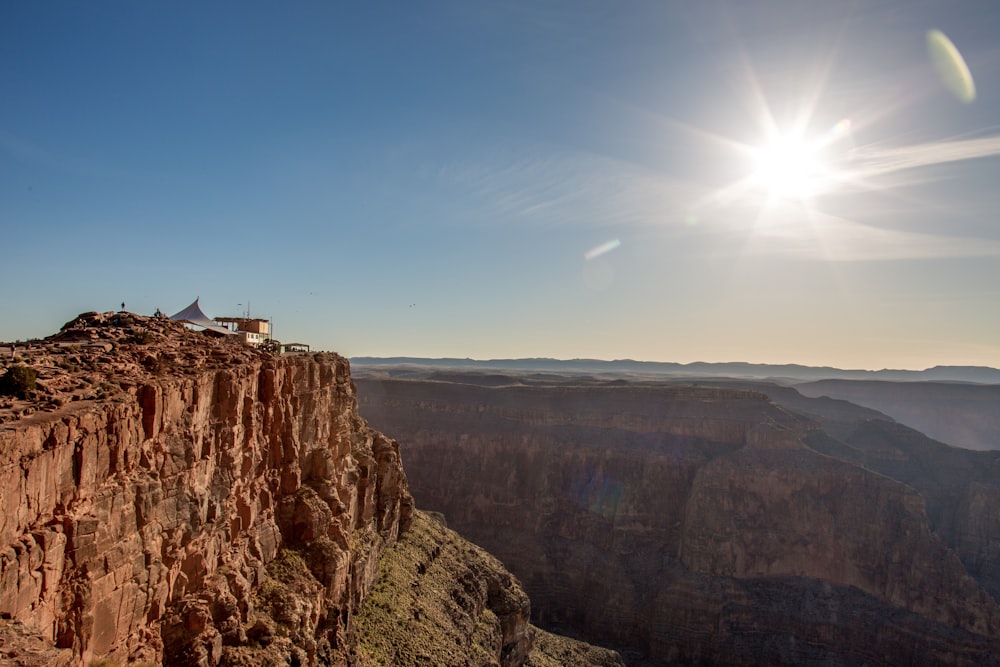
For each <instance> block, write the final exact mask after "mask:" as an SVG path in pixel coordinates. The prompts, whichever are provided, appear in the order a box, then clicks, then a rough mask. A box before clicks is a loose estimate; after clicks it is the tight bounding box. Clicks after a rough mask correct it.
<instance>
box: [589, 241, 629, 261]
mask: <svg viewBox="0 0 1000 667" xmlns="http://www.w3.org/2000/svg"><path fill="white" fill-rule="evenodd" d="M621 244H622V242H621V241H619V240H618V239H611V240H610V241H606V242H605V243H602V244H601V245H599V246H594V247H593V248H591V249H590V250H588V251H587V252H586V253H585V254H584V255H583V258H584V259H586V260H588V261H589V260H591V259H595V258H597V257H600V256H601V255H606V254H608V253H609V252H611V251H612V250H614V249H615V248H617V247H618V246H620V245H621Z"/></svg>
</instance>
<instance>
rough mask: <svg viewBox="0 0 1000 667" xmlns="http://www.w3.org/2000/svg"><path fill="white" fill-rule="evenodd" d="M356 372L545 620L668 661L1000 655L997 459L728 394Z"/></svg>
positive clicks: (850, 661) (424, 480)
mask: <svg viewBox="0 0 1000 667" xmlns="http://www.w3.org/2000/svg"><path fill="white" fill-rule="evenodd" d="M357 382H358V387H359V396H360V401H361V406H360V407H361V412H362V414H363V415H364V416H365V417H366V418H367V419H369V420H370V421H371V422H372V424H373V425H375V426H376V427H378V428H380V429H381V430H383V431H385V432H386V433H388V434H390V435H392V436H393V437H396V438H399V439H400V440H401V441H402V442H404V443H405V444H404V446H403V448H402V456H403V458H404V460H405V461H406V466H407V472H408V475H409V479H410V483H411V488H412V490H413V493H414V496H415V497H416V499H417V501H418V503H419V504H420V505H421V506H422V507H425V508H427V509H431V510H435V511H440V512H442V513H444V515H445V516H446V517H447V519H448V522H449V524H450V525H452V526H453V527H455V528H456V529H457V530H459V531H460V532H461V533H462V534H463V535H464V536H466V537H468V538H469V539H471V540H472V541H474V542H476V543H477V544H480V545H482V546H483V547H485V548H487V549H488V550H489V551H491V552H492V553H493V554H495V555H496V556H497V557H499V558H500V559H501V560H502V561H503V562H504V563H505V565H507V566H508V567H509V568H510V569H511V571H512V572H513V573H514V574H516V575H517V576H518V577H519V578H520V579H521V581H522V582H523V583H524V586H525V589H526V590H527V592H528V594H529V595H530V596H531V599H532V601H533V605H534V610H535V615H536V618H538V619H539V621H540V622H541V624H542V625H543V626H545V625H547V624H548V625H553V626H564V625H568V626H570V627H572V628H574V629H575V630H576V631H578V632H580V633H583V634H584V636H586V637H587V638H588V640H591V641H593V640H595V639H597V640H601V641H606V642H615V643H619V644H624V645H628V646H631V647H634V648H635V649H637V650H638V651H641V652H642V653H644V654H645V655H646V656H649V657H652V658H654V659H657V660H659V661H662V662H663V663H666V662H675V661H676V662H682V663H701V664H761V663H768V664H802V663H805V662H815V661H818V662H822V663H823V664H833V665H855V664H858V665H860V664H866V663H867V664H904V663H905V664H956V665H974V664H998V663H1000V658H998V657H997V656H998V655H1000V606H998V604H997V600H996V598H995V597H994V596H995V595H996V591H995V586H994V582H995V580H996V577H997V573H998V571H1000V568H998V563H997V561H996V553H997V549H998V545H997V542H996V534H997V530H998V528H1000V522H998V521H997V520H996V513H995V511H993V510H992V509H991V507H990V502H991V500H990V499H991V498H993V497H994V494H995V493H996V491H997V488H998V487H997V480H996V475H995V474H994V473H995V471H996V470H997V469H998V462H997V461H996V460H994V459H996V456H995V455H993V454H992V453H978V452H962V451H961V450H954V449H952V448H949V447H946V446H944V445H941V444H940V443H934V442H933V441H929V440H927V439H926V438H923V437H922V436H920V435H919V434H916V433H915V432H912V431H910V430H909V429H905V428H904V427H902V426H899V425H897V424H893V423H891V422H888V421H884V420H881V421H880V420H878V419H869V417H870V416H871V415H870V414H865V415H864V418H863V419H861V420H859V421H858V422H856V423H853V424H852V423H851V422H850V419H849V418H848V414H849V412H850V411H849V410H847V409H846V408H844V407H843V406H839V405H838V406H833V407H834V408H836V410H837V411H838V414H837V423H836V428H835V429H833V430H834V431H835V432H836V433H837V437H834V436H833V435H831V434H830V433H829V432H827V431H825V430H824V429H823V424H822V420H821V419H819V420H818V419H816V418H815V417H814V416H813V417H810V418H806V417H801V416H798V415H797V414H795V413H793V412H790V411H789V410H786V409H784V408H782V407H780V406H778V405H776V404H774V403H773V402H771V401H770V400H768V398H767V396H766V395H765V394H763V393H761V392H760V391H742V390H740V389H737V388H732V387H727V388H710V387H698V386H694V385H690V384H686V385H680V384H669V383H659V384H657V383H642V384H640V383H632V384H630V383H601V382H591V383H589V384H587V383H585V384H584V385H582V386H568V385H571V384H572V383H563V382H558V383H555V384H553V386H540V385H539V384H537V383H536V381H535V380H533V381H532V383H534V384H532V386H526V385H525V384H522V383H520V382H519V381H518V378H516V377H508V378H507V380H506V383H502V382H499V381H491V383H492V384H494V385H496V386H490V387H486V386H478V385H477V384H476V382H481V378H478V379H475V380H470V381H469V383H468V384H463V383H461V382H457V381H453V382H440V381H438V382H423V381H415V380H414V381H402V380H391V379H387V378H382V379H358V380H357ZM537 382H541V381H537ZM830 410H831V406H830V405H829V404H828V403H827V404H818V407H817V412H818V413H822V412H824V411H830ZM980 454H981V455H982V456H980V457H979V458H976V459H975V460H972V459H971V458H969V457H970V456H976V455H980ZM990 456H992V458H989V457H990ZM980 459H981V460H980ZM929 508H930V513H929ZM984 508H985V509H986V510H988V511H984ZM991 591H992V592H991Z"/></svg>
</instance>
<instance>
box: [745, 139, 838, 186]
mask: <svg viewBox="0 0 1000 667" xmlns="http://www.w3.org/2000/svg"><path fill="white" fill-rule="evenodd" d="M822 148H823V147H822V146H821V145H819V144H818V142H815V141H810V140H808V139H805V138H803V137H798V136H777V137H774V138H773V139H772V140H771V141H770V143H768V144H767V145H765V146H763V147H761V148H758V149H755V150H753V151H752V155H753V159H754V171H753V174H752V176H751V182H752V184H753V185H754V186H755V187H757V188H759V189H760V190H763V191H764V192H766V193H767V194H769V195H770V196H772V197H780V198H783V199H808V198H809V197H811V196H813V195H816V194H819V192H820V191H822V190H823V189H824V188H825V187H826V186H827V185H828V184H829V181H830V180H831V179H832V174H831V172H830V169H829V165H827V164H826V162H825V160H824V156H823V150H822Z"/></svg>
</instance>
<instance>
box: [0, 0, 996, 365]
mask: <svg viewBox="0 0 1000 667" xmlns="http://www.w3.org/2000/svg"><path fill="white" fill-rule="evenodd" d="M0 16H2V17H3V20H2V21H0V56H2V57H0V63H2V64H0V91H2V92H3V94H4V100H5V102H4V105H2V108H0V175H2V178H0V226H2V236H0V238H2V241H0V243H2V244H3V248H4V256H3V259H2V261H0V281H2V283H3V284H4V286H5V289H4V290H2V291H0V307H2V312H3V313H4V316H3V318H2V319H0V340H8V341H11V340H15V339H27V338H35V337H44V336H47V335H49V334H52V333H54V332H55V331H57V330H58V328H59V327H60V326H61V325H62V324H63V323H64V322H66V321H67V320H70V319H72V318H73V317H75V316H76V315H77V314H79V313H80V312H83V311H87V310H102V311H106V310H113V309H114V310H117V309H118V307H119V306H120V304H121V302H123V301H124V302H125V304H126V308H127V309H128V310H130V311H133V312H137V313H140V314H147V315H148V314H152V313H153V311H154V310H155V309H157V308H160V309H162V310H163V311H164V312H167V313H173V312H177V311H179V310H181V309H182V308H184V307H185V306H186V305H188V304H189V303H190V302H191V301H192V300H193V299H194V298H195V297H196V296H200V297H201V305H202V308H203V310H205V312H207V313H208V314H209V315H213V316H223V315H235V314H239V313H241V312H244V311H245V310H246V309H247V308H248V307H249V308H250V309H251V311H252V314H253V315H255V316H262V317H269V318H271V319H272V320H273V322H274V327H275V331H274V333H275V336H276V338H278V339H279V340H283V341H286V342H290V341H301V342H305V343H309V344H311V345H312V346H313V347H314V348H317V349H329V350H334V351H337V352H339V353H341V354H343V355H345V356H348V357H359V356H380V357H390V356H411V357H425V358H430V357H459V358H462V357H469V358H480V359H502V358H529V357H550V358H563V359H567V358H594V359H608V360H612V359H626V358H628V359H637V360H649V361H663V362H675V363H692V362H695V361H704V362H706V363H731V360H734V359H735V360H739V361H740V362H746V363H769V364H786V363H794V364H801V365H805V366H829V367H833V368H841V369H883V368H888V369H914V370H921V369H926V368H932V367H934V366H939V365H941V366H945V365H952V366H987V367H993V368H996V367H1000V338H998V336H997V332H998V331H1000V308H997V307H996V304H998V303H1000V225H998V224H997V222H996V220H995V213H994V212H995V211H996V210H1000V188H997V187H996V184H995V174H996V173H997V168H998V166H1000V129H998V125H997V118H1000V86H998V85H997V81H998V80H1000V77H998V74H1000V70H998V68H1000V46H998V45H997V43H996V35H997V34H998V32H1000V7H998V6H997V5H996V4H995V3H992V2H987V1H985V0H974V1H970V2H966V3H962V4H961V5H952V4H942V3H933V2H925V1H918V2H909V1H906V0H866V1H862V2H857V3H849V4H847V3H801V2H792V1H790V0H789V1H784V0H783V1H777V0H773V1H772V0H761V1H759V2H736V1H727V0H718V1H714V2H704V3H685V2H663V1H660V0H655V1H654V0H628V1H626V2H621V3H615V4H608V3H604V2H596V1H590V0H574V1H569V0H542V1H537V2H520V1H519V2H501V1H499V0H496V1H494V0H483V1H482V2H475V3H467V2H459V1H457V0H435V1H432V2H428V3H420V4H391V5H383V4H377V3H376V4H371V5H365V6H360V7H359V6H352V7H342V6H337V5H330V4H328V3H322V2H312V1H308V2H302V3H296V4H295V5H294V6H292V7H288V6H276V5H273V4H268V3H263V2H245V3H244V2H241V3H234V2H222V3H213V4H211V5H208V6H205V5H201V4H197V3H190V2H179V3H171V4H169V5H136V4H132V3H126V2H108V3H102V4H98V5H93V4H79V3H70V2H53V3H45V4H36V3H17V4H12V5H8V6H6V7H4V9H3V10H0Z"/></svg>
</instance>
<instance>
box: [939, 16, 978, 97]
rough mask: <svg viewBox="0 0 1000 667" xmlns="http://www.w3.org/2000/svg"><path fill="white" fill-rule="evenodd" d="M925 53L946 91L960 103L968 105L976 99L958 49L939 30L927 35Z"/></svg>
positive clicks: (974, 86) (966, 68)
mask: <svg viewBox="0 0 1000 667" xmlns="http://www.w3.org/2000/svg"><path fill="white" fill-rule="evenodd" d="M927 52H928V53H929V54H930V57H931V62H932V63H934V68H935V69H936V70H937V72H938V76H940V77H941V81H942V82H943V83H944V85H945V86H947V87H948V90H950V91H951V92H952V94H953V95H954V96H955V97H957V98H958V99H959V100H961V101H962V102H965V103H966V104H970V103H971V102H973V101H974V100H975V99H976V84H975V82H974V81H973V79H972V72H970V71H969V66H968V65H966V64H965V58H963V57H962V54H961V52H960V51H959V50H958V47H956V46H955V44H954V43H952V41H951V40H950V39H948V36H947V35H945V34H944V33H943V32H941V31H940V30H930V31H928V33H927Z"/></svg>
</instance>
